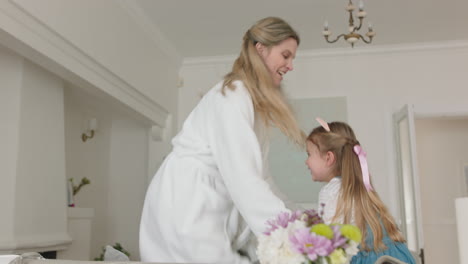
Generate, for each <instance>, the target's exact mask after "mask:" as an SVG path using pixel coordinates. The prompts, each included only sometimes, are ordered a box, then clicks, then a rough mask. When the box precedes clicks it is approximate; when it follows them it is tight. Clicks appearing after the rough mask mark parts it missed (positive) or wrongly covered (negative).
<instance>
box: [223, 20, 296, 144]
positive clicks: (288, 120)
mask: <svg viewBox="0 0 468 264" xmlns="http://www.w3.org/2000/svg"><path fill="white" fill-rule="evenodd" d="M288 38H293V39H295V40H296V41H297V44H298V45H299V42H300V39H299V35H298V34H297V33H296V31H294V30H293V29H292V27H291V26H290V25H289V24H288V23H286V22H285V21H284V20H282V19H280V18H277V17H267V18H264V19H262V20H260V21H258V22H257V23H255V24H254V25H253V26H252V27H251V28H250V29H249V30H247V32H246V33H245V35H244V38H243V42H242V49H241V53H240V55H239V57H238V58H237V59H236V61H235V62H234V65H233V67H232V71H231V72H230V73H228V74H227V75H226V76H225V77H224V83H223V86H224V87H229V88H230V89H234V86H233V82H234V81H236V80H241V81H242V82H243V83H244V85H245V87H246V88H247V90H248V91H249V93H250V96H251V98H252V102H253V106H254V109H255V112H256V113H257V114H259V116H260V117H261V119H262V120H263V122H264V123H265V124H266V126H269V125H271V124H273V125H275V126H277V127H278V128H279V129H280V130H281V131H282V132H283V133H284V134H285V135H286V136H287V137H288V138H290V139H291V140H292V141H293V142H294V143H296V144H297V145H299V146H303V145H304V138H305V135H304V133H303V132H302V130H301V129H300V128H299V125H298V124H297V121H296V118H295V117H294V114H293V111H292V110H291V107H290V106H289V105H288V103H287V102H286V99H285V97H284V95H283V93H282V91H281V89H280V87H277V86H275V85H274V83H273V80H272V77H271V74H270V72H269V71H268V68H267V67H266V65H265V63H264V62H263V59H262V58H261V57H260V55H259V53H258V52H257V49H256V48H255V44H257V43H261V44H263V45H264V46H266V47H267V48H271V47H272V46H275V45H278V44H280V43H281V42H282V41H283V40H286V39H288Z"/></svg>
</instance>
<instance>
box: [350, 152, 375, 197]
mask: <svg viewBox="0 0 468 264" xmlns="http://www.w3.org/2000/svg"><path fill="white" fill-rule="evenodd" d="M353 150H354V153H356V155H357V156H358V158H359V163H360V164H361V170H362V180H363V181H364V186H365V187H366V190H367V191H372V190H374V189H373V188H372V186H371V183H370V177H369V168H368V166H367V153H366V152H365V151H364V150H363V149H362V147H361V146H360V145H356V146H354V148H353Z"/></svg>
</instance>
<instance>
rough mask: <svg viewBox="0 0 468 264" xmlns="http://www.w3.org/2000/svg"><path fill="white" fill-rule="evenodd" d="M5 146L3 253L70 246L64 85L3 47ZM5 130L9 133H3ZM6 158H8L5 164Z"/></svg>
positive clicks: (0, 58)
mask: <svg viewBox="0 0 468 264" xmlns="http://www.w3.org/2000/svg"><path fill="white" fill-rule="evenodd" d="M0 75H1V79H2V84H1V89H0V98H2V99H1V110H2V111H1V112H2V116H1V120H2V122H1V123H2V128H1V129H0V130H2V133H5V134H3V135H2V137H1V138H2V140H4V141H5V142H2V146H5V147H2V148H1V150H0V153H1V154H0V155H1V157H2V161H5V162H7V163H6V164H2V166H0V168H1V172H0V175H1V178H2V184H1V187H0V188H1V190H0V193H1V195H2V199H1V205H2V206H1V208H2V210H4V209H5V211H2V219H1V220H0V221H1V222H0V226H1V227H0V237H1V239H0V251H2V252H21V251H43V250H47V249H48V250H53V249H54V248H56V249H57V248H61V247H64V246H65V245H66V244H68V243H69V242H70V237H69V236H68V234H67V226H66V189H65V188H64V186H66V182H65V177H64V176H65V139H64V114H63V113H64V111H63V108H64V103H63V82H62V80H61V79H60V78H58V77H57V76H55V75H53V74H51V73H49V72H47V71H45V70H44V69H42V68H40V67H38V66H37V65H35V64H33V63H31V62H30V61H28V60H25V59H23V58H22V57H20V56H18V55H16V54H14V53H12V52H10V51H8V50H6V49H4V48H3V47H0ZM3 131H5V132H3ZM3 158H4V159H3Z"/></svg>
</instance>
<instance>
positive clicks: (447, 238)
mask: <svg viewBox="0 0 468 264" xmlns="http://www.w3.org/2000/svg"><path fill="white" fill-rule="evenodd" d="M394 132H395V143H396V155H397V165H398V183H399V188H398V191H399V197H400V215H401V219H402V220H403V221H401V225H400V228H401V230H402V232H403V233H404V235H405V236H406V238H407V240H408V247H409V249H410V250H411V251H413V252H415V253H417V255H419V259H418V263H423V264H432V263H459V254H458V253H459V252H458V250H459V247H458V241H457V240H458V237H457V223H456V214H455V198H458V197H462V196H467V192H468V191H467V189H468V188H467V185H468V184H467V181H466V179H465V177H466V176H465V175H464V174H465V173H464V168H466V167H467V165H466V164H468V115H444V116H429V117H428V116H425V117H422V116H419V117H418V116H417V115H416V117H415V114H414V112H413V106H409V105H406V106H405V107H403V108H402V109H401V110H400V111H399V112H397V113H395V114H394Z"/></svg>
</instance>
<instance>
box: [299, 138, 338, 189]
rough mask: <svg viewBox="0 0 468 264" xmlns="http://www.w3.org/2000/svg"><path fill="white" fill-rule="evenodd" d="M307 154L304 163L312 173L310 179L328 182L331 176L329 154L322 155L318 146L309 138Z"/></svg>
mask: <svg viewBox="0 0 468 264" xmlns="http://www.w3.org/2000/svg"><path fill="white" fill-rule="evenodd" d="M329 153H331V152H329ZM307 156H308V157H307V160H306V162H305V163H306V165H307V167H308V168H309V170H310V173H311V174H312V180H313V181H318V182H329V181H330V180H331V179H332V178H333V174H332V170H331V169H332V168H331V163H330V160H329V159H330V156H329V155H327V154H325V155H322V154H321V153H320V152H319V149H318V147H317V146H316V145H315V144H314V143H312V142H311V141H309V140H307Z"/></svg>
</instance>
